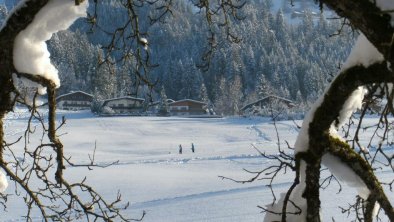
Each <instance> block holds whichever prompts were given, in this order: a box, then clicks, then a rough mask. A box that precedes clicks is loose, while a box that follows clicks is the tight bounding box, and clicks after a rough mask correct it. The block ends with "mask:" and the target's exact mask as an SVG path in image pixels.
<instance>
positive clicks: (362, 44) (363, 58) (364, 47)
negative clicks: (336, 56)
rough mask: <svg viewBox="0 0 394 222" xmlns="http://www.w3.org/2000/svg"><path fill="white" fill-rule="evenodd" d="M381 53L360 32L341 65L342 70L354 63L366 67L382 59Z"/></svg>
mask: <svg viewBox="0 0 394 222" xmlns="http://www.w3.org/2000/svg"><path fill="white" fill-rule="evenodd" d="M383 60H384V58H383V55H382V54H381V53H380V52H379V51H378V50H377V49H376V47H375V46H374V45H372V44H371V43H370V42H369V40H368V39H367V38H366V37H365V35H364V34H360V35H359V36H358V38H357V41H356V43H355V45H354V47H353V49H352V51H351V52H350V55H349V57H348V58H347V60H346V62H345V63H344V64H343V66H342V70H346V69H348V68H350V67H353V66H356V65H363V66H364V67H368V66H370V65H372V64H373V63H376V62H381V61H383Z"/></svg>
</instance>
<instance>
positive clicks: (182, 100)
mask: <svg viewBox="0 0 394 222" xmlns="http://www.w3.org/2000/svg"><path fill="white" fill-rule="evenodd" d="M181 102H192V103H198V104H202V105H206V104H207V103H204V102H201V101H197V100H193V99H181V100H178V101H174V102H172V103H169V104H168V105H170V106H173V105H176V104H177V103H181Z"/></svg>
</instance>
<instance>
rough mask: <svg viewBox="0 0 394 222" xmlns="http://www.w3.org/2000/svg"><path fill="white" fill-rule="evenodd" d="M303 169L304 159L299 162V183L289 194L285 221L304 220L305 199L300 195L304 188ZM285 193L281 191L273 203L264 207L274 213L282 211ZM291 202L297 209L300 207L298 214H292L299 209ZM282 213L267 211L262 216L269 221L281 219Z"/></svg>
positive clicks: (297, 221) (304, 168) (304, 221)
mask: <svg viewBox="0 0 394 222" xmlns="http://www.w3.org/2000/svg"><path fill="white" fill-rule="evenodd" d="M305 170H306V164H305V162H304V161H301V163H300V183H299V184H298V185H297V186H296V187H295V188H294V190H293V192H292V193H291V195H290V198H289V200H290V201H288V203H287V206H286V212H287V214H286V221H287V222H306V211H307V205H306V199H305V198H303V197H302V194H303V192H304V190H305ZM285 196H286V193H281V194H280V198H279V200H278V201H277V202H276V203H274V204H273V205H272V204H270V205H267V206H266V208H267V210H268V211H271V212H275V213H282V207H283V204H284V199H285ZM291 202H293V203H295V204H296V205H297V207H298V208H299V209H301V213H300V214H294V213H296V212H299V209H298V208H297V207H295V206H294V205H293V204H292V203H291ZM281 219H282V215H281V214H273V213H269V212H267V213H266V215H265V217H264V222H271V221H281Z"/></svg>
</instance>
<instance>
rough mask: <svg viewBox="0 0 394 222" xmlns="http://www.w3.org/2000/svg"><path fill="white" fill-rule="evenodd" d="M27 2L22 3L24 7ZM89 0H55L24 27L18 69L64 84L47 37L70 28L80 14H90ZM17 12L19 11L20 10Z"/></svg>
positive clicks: (18, 46) (16, 54)
mask: <svg viewBox="0 0 394 222" xmlns="http://www.w3.org/2000/svg"><path fill="white" fill-rule="evenodd" d="M23 5H24V3H21V4H19V5H18V7H23ZM87 6H88V1H84V2H83V3H82V4H81V5H80V6H75V2H74V1H64V0H51V1H49V2H48V4H47V5H45V6H44V7H43V8H42V9H41V10H40V11H39V12H38V13H37V14H36V16H35V18H34V20H33V22H32V23H31V24H30V25H29V26H28V27H27V28H26V29H25V30H23V31H21V32H20V33H19V34H18V35H17V37H16V39H15V44H14V52H13V54H14V66H15V68H16V70H17V71H18V72H21V73H28V74H32V75H39V76H43V77H45V78H46V79H49V80H52V81H53V82H54V83H55V84H56V85H57V86H60V80H59V76H58V71H57V69H56V68H55V67H54V66H53V65H52V63H51V60H50V54H49V52H48V49H47V44H46V43H45V41H47V40H49V39H50V38H51V37H52V34H54V33H56V32H58V31H60V30H65V29H67V28H68V27H69V26H70V25H71V24H72V23H73V22H74V21H75V20H76V19H77V18H79V17H82V16H86V8H87ZM16 13H17V12H16Z"/></svg>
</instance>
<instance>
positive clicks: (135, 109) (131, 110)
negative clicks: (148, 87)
mask: <svg viewBox="0 0 394 222" xmlns="http://www.w3.org/2000/svg"><path fill="white" fill-rule="evenodd" d="M144 101H145V99H142V98H136V97H131V96H125V97H119V98H113V99H107V100H105V101H104V103H103V107H105V106H107V107H109V108H111V109H112V110H113V111H114V113H117V114H136V115H137V114H141V113H142V112H143V111H144Z"/></svg>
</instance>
